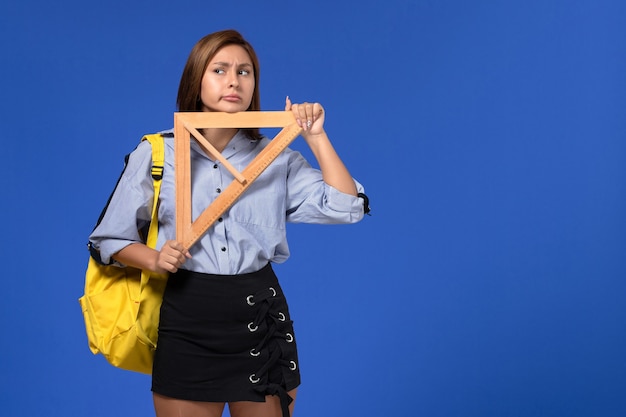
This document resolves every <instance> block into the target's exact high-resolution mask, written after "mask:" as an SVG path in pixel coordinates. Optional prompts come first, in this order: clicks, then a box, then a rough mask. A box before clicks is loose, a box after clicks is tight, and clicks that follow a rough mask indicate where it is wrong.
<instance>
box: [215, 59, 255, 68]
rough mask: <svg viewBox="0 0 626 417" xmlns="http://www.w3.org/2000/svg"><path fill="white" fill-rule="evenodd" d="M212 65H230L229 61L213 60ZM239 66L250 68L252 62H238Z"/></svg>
mask: <svg viewBox="0 0 626 417" xmlns="http://www.w3.org/2000/svg"><path fill="white" fill-rule="evenodd" d="M212 65H218V66H220V67H230V63H229V62H221V61H218V62H213V64H212ZM241 67H250V68H252V64H250V63H247V62H246V63H243V64H239V68H241Z"/></svg>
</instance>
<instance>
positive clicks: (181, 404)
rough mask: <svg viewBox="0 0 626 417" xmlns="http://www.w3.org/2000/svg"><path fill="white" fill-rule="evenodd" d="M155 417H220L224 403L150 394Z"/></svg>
mask: <svg viewBox="0 0 626 417" xmlns="http://www.w3.org/2000/svg"><path fill="white" fill-rule="evenodd" d="M152 398H153V400H154V411H155V412H156V417H221V415H222V412H223V411H224V405H225V404H224V403H210V402H203V401H187V400H179V399H177V398H170V397H165V396H163V395H159V394H152Z"/></svg>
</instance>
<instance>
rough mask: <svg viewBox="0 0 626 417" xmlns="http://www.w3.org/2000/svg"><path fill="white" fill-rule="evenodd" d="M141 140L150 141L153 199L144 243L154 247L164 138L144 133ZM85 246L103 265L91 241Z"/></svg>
mask: <svg viewBox="0 0 626 417" xmlns="http://www.w3.org/2000/svg"><path fill="white" fill-rule="evenodd" d="M141 140H142V141H144V140H147V141H148V142H150V145H151V146H152V168H151V174H152V180H153V184H154V200H153V204H152V215H151V220H150V228H149V229H148V237H147V240H146V244H147V245H148V246H150V247H152V248H154V247H155V246H156V241H157V234H158V220H157V215H158V210H157V209H158V202H159V194H160V192H161V180H162V179H163V169H164V165H165V163H164V161H165V140H164V138H163V135H161V134H159V133H156V134H152V135H146V136H144V137H143V138H142V139H141ZM128 158H129V155H126V156H125V157H124V169H123V170H122V172H121V174H120V176H119V178H118V179H117V183H116V184H115V188H113V191H112V192H111V195H110V196H109V199H108V200H107V203H106V204H105V206H104V208H103V209H102V212H101V213H100V217H98V221H97V222H96V225H95V226H94V228H93V230H95V229H96V227H98V225H99V224H100V222H101V221H102V219H103V218H104V214H105V213H106V211H107V208H108V207H109V204H110V203H111V199H112V198H113V194H115V190H116V189H117V186H118V185H119V182H120V180H121V179H122V176H123V175H124V171H125V170H126V166H127V165H128ZM153 226H154V227H153ZM150 244H151V245H150ZM87 248H88V249H89V253H90V255H91V257H92V258H93V259H94V260H95V261H96V262H98V263H99V264H101V265H104V263H103V262H102V258H101V257H100V251H99V250H97V249H96V248H94V247H93V245H92V244H91V242H87Z"/></svg>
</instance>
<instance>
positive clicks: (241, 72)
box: [239, 70, 250, 75]
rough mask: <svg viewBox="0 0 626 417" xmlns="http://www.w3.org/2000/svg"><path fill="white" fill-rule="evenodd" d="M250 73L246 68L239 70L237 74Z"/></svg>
mask: <svg viewBox="0 0 626 417" xmlns="http://www.w3.org/2000/svg"><path fill="white" fill-rule="evenodd" d="M248 74H250V71H248V70H239V75H248Z"/></svg>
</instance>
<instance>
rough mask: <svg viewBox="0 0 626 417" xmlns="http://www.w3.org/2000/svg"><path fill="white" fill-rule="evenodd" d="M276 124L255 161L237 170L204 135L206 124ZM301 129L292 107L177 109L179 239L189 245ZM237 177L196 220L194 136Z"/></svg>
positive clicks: (177, 230) (175, 116)
mask: <svg viewBox="0 0 626 417" xmlns="http://www.w3.org/2000/svg"><path fill="white" fill-rule="evenodd" d="M270 127H273V128H276V127H282V128H283V129H282V130H281V131H280V132H278V134H277V135H276V136H275V137H274V139H273V140H272V141H271V142H270V143H269V145H268V146H266V147H265V148H264V149H263V150H262V151H261V152H260V153H259V154H258V155H257V156H256V158H254V160H253V161H252V162H250V164H249V165H248V166H247V167H246V168H245V169H244V170H243V171H242V172H239V171H237V170H236V169H235V168H234V167H233V166H232V165H231V164H230V163H229V162H228V160H227V159H226V158H224V157H223V156H222V154H221V153H220V152H218V151H217V149H215V147H213V145H211V143H209V141H208V140H207V139H206V138H205V137H204V136H202V134H201V133H200V132H199V130H198V129H204V128H239V129H247V128H270ZM301 131H302V129H301V128H300V126H298V124H297V123H296V119H295V117H294V115H293V113H292V112H290V111H270V112H267V111H263V112H261V111H247V112H240V113H221V112H177V113H174V153H175V160H174V164H175V173H174V174H175V186H176V240H178V241H179V242H182V244H183V246H184V247H185V248H190V247H191V246H192V245H193V244H194V243H195V242H196V241H197V240H198V239H199V238H200V237H202V235H203V234H204V233H205V232H206V231H207V230H208V229H209V227H211V225H212V224H213V223H214V222H215V221H216V220H217V219H218V218H219V217H220V216H221V215H222V214H223V213H224V212H225V211H226V210H227V209H228V208H229V207H230V206H231V205H232V204H233V203H234V202H235V201H236V200H237V198H239V196H240V195H241V194H242V193H243V192H244V191H245V190H246V189H247V188H248V187H249V186H250V184H252V182H254V180H256V179H257V178H258V176H259V175H260V174H261V173H262V172H263V171H264V170H265V168H267V167H268V166H269V165H270V164H271V163H272V162H273V161H274V159H276V157H277V156H278V155H280V153H281V152H282V151H283V150H284V149H285V148H286V147H287V146H289V144H290V143H291V142H293V140H294V139H295V138H296V137H298V135H299V134H300V132H301ZM192 136H193V137H194V138H195V139H196V141H198V143H199V144H200V146H201V147H202V148H203V149H204V150H205V151H206V152H207V153H208V154H209V156H211V158H213V159H214V160H217V161H220V163H221V164H222V165H224V167H225V168H226V169H227V170H228V171H229V172H230V173H231V174H232V175H233V177H235V180H233V182H232V183H231V184H230V185H229V186H228V187H226V189H225V190H223V191H222V192H221V193H220V195H219V196H218V197H217V198H216V199H215V200H213V202H212V203H211V205H210V206H209V207H207V208H206V209H205V210H204V211H203V212H202V214H200V216H198V218H197V219H196V220H194V221H192V217H191V137H192Z"/></svg>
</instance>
